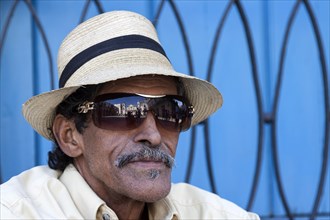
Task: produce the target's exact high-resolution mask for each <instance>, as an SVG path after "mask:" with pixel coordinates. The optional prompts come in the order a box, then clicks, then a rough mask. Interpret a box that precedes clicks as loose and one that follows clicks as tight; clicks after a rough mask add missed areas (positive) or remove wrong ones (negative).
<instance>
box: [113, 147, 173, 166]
mask: <svg viewBox="0 0 330 220" xmlns="http://www.w3.org/2000/svg"><path fill="white" fill-rule="evenodd" d="M139 160H145V161H161V162H163V163H164V164H165V165H166V166H167V167H168V168H172V167H173V166H174V162H175V160H174V158H173V157H172V156H171V155H169V154H168V153H165V152H163V151H161V150H160V149H159V146H156V147H155V146H153V147H151V146H146V145H143V146H142V148H141V149H140V150H139V151H136V152H132V153H129V154H123V155H120V156H119V157H118V158H117V159H116V161H115V165H116V166H117V167H118V168H122V167H124V166H125V165H127V164H128V163H130V162H132V161H139Z"/></svg>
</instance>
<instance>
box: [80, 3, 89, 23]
mask: <svg viewBox="0 0 330 220" xmlns="http://www.w3.org/2000/svg"><path fill="white" fill-rule="evenodd" d="M90 3H91V0H86V3H85V5H84V8H83V11H82V13H81V16H80V19H79V24H80V23H82V22H83V21H84V20H85V17H86V15H87V11H88V7H89V5H90Z"/></svg>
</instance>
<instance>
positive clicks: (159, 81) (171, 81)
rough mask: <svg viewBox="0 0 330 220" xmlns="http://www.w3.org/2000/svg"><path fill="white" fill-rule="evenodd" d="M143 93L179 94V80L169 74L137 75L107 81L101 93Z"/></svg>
mask: <svg viewBox="0 0 330 220" xmlns="http://www.w3.org/2000/svg"><path fill="white" fill-rule="evenodd" d="M117 92H124V93H141V94H146V95H163V94H167V95H177V80H176V79H175V78H174V77H167V76H157V75H156V76H153V75H147V76H135V77H130V78H126V79H120V80H117V81H114V82H108V83H105V84H104V85H103V86H102V88H101V90H100V92H99V94H104V93H117Z"/></svg>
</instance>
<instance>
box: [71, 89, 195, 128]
mask: <svg viewBox="0 0 330 220" xmlns="http://www.w3.org/2000/svg"><path fill="white" fill-rule="evenodd" d="M77 110H78V113H82V114H84V113H88V112H89V111H91V112H92V119H93V122H94V124H95V126H96V127H99V128H102V129H106V130H114V131H119V130H120V131H125V130H132V129H135V128H138V127H139V126H140V125H141V124H142V123H143V121H144V120H145V119H146V118H147V114H148V112H152V113H153V115H154V118H155V119H156V124H157V126H158V125H160V126H161V127H162V128H164V129H166V130H168V131H175V132H180V131H186V130H188V129H189V128H190V126H191V118H192V116H193V115H194V108H193V106H192V105H190V104H189V102H188V101H187V100H186V99H185V98H184V97H182V96H176V95H161V96H152V95H141V94H130V93H109V94H103V95H99V96H97V97H96V98H95V100H94V102H89V101H86V102H84V103H82V104H80V105H79V106H78V108H77Z"/></svg>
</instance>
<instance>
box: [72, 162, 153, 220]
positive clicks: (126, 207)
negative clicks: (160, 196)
mask: <svg viewBox="0 0 330 220" xmlns="http://www.w3.org/2000/svg"><path fill="white" fill-rule="evenodd" d="M75 166H76V168H77V170H78V171H79V172H80V174H81V175H82V176H83V177H84V179H85V180H86V181H87V179H86V176H87V177H88V172H87V173H86V172H84V171H85V170H84V169H83V166H79V163H75ZM89 180H90V181H87V183H88V184H89V186H90V187H91V188H92V189H93V190H94V192H95V193H96V194H97V195H98V196H99V197H100V198H101V199H102V200H103V201H104V202H105V203H106V204H107V206H108V207H110V208H111V209H112V210H113V211H114V212H115V213H116V215H117V217H118V218H119V219H120V220H127V219H134V220H146V219H148V208H147V204H146V203H145V202H141V201H138V200H134V199H132V198H129V197H126V196H124V195H121V194H118V193H116V192H115V191H113V190H112V189H110V188H108V187H106V186H105V185H103V187H95V186H99V184H100V183H99V182H95V181H93V179H91V178H89ZM101 185H102V184H101Z"/></svg>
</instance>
